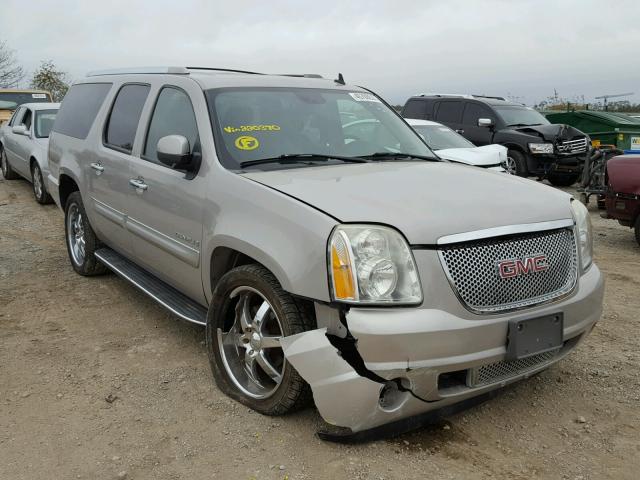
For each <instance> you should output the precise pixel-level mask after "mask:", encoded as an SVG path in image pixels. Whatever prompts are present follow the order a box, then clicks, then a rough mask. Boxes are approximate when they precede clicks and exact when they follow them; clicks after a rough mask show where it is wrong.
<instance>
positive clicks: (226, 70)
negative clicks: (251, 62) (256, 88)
mask: <svg viewBox="0 0 640 480" xmlns="http://www.w3.org/2000/svg"><path fill="white" fill-rule="evenodd" d="M185 68H186V69H187V70H209V71H213V72H230V73H247V74H249V75H265V74H264V73H260V72H250V71H248V70H236V69H234V68H216V67H185Z"/></svg>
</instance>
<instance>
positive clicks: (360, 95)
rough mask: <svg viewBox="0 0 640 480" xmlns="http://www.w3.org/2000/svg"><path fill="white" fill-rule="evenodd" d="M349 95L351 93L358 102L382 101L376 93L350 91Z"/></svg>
mask: <svg viewBox="0 0 640 480" xmlns="http://www.w3.org/2000/svg"><path fill="white" fill-rule="evenodd" d="M349 95H351V97H352V98H353V99H354V100H355V101H356V102H376V103H381V102H380V100H379V99H378V97H376V96H375V95H373V94H371V93H365V92H349Z"/></svg>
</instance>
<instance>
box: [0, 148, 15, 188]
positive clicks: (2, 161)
mask: <svg viewBox="0 0 640 480" xmlns="http://www.w3.org/2000/svg"><path fill="white" fill-rule="evenodd" d="M0 168H2V176H3V177H4V178H5V179H6V180H16V179H18V178H19V176H18V174H17V173H16V172H14V171H13V168H11V165H9V159H8V158H7V154H6V152H5V151H4V148H0Z"/></svg>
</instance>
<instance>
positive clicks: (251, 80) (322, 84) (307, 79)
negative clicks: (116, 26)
mask: <svg viewBox="0 0 640 480" xmlns="http://www.w3.org/2000/svg"><path fill="white" fill-rule="evenodd" d="M158 75H167V76H173V75H176V76H180V77H188V78H191V79H193V80H194V81H196V82H197V83H198V84H199V85H200V86H201V88H202V89H203V90H208V89H212V88H229V87H285V88H287V87H288V88H296V87H297V88H322V89H331V90H346V91H362V92H366V91H367V90H366V89H364V88H361V87H356V86H354V85H345V84H343V83H339V81H338V80H334V79H329V78H323V77H321V76H320V75H316V74H263V73H257V72H249V71H244V70H231V69H223V68H219V69H218V68H209V67H140V68H127V69H115V70H103V71H96V72H89V73H88V74H87V77H86V78H85V79H83V80H81V81H80V82H78V83H87V82H92V81H93V82H95V81H96V79H100V80H107V79H112V78H114V77H116V78H120V79H126V80H134V79H138V80H140V79H143V78H153V77H157V76H158Z"/></svg>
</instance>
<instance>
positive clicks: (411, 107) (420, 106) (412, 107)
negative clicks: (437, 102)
mask: <svg viewBox="0 0 640 480" xmlns="http://www.w3.org/2000/svg"><path fill="white" fill-rule="evenodd" d="M402 116H403V117H404V118H416V119H423V120H424V119H426V118H427V102H425V101H424V100H409V101H408V102H407V104H406V105H405V106H404V108H403V109H402Z"/></svg>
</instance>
